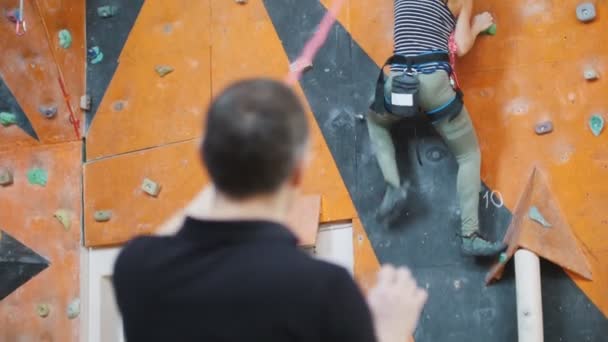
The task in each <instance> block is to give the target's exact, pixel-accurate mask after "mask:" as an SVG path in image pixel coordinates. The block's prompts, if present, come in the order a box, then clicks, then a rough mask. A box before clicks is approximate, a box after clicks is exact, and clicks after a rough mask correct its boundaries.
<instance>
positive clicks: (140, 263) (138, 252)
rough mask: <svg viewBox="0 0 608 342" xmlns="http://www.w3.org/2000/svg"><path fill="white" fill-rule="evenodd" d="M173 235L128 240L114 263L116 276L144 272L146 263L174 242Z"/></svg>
mask: <svg viewBox="0 0 608 342" xmlns="http://www.w3.org/2000/svg"><path fill="white" fill-rule="evenodd" d="M174 240H175V239H174V238H173V237H160V236H139V237H136V238H134V239H132V240H130V241H129V242H127V243H126V244H125V245H124V247H123V248H122V250H121V251H120V253H119V254H118V258H117V259H116V262H115V264H114V277H115V278H120V277H121V276H123V275H129V276H135V273H141V272H143V271H144V270H145V269H146V267H145V265H146V264H147V262H149V261H150V260H151V259H152V258H154V256H157V255H158V254H159V253H160V252H161V251H165V250H167V247H168V246H170V245H172V244H174V243H175V242H174Z"/></svg>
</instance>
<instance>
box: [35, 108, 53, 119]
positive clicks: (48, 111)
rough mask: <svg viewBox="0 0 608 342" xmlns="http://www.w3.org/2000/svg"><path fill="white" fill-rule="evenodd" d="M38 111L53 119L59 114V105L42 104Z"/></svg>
mask: <svg viewBox="0 0 608 342" xmlns="http://www.w3.org/2000/svg"><path fill="white" fill-rule="evenodd" d="M38 111H39V112H40V114H42V115H43V116H44V117H45V118H47V119H52V118H54V117H55V115H57V107H54V106H51V107H49V106H40V107H38Z"/></svg>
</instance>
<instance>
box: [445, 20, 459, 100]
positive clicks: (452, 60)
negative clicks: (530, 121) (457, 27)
mask: <svg viewBox="0 0 608 342" xmlns="http://www.w3.org/2000/svg"><path fill="white" fill-rule="evenodd" d="M448 46H449V49H450V67H451V68H452V79H453V80H454V83H455V85H456V89H460V82H459V81H458V75H456V52H457V51H458V44H457V43H456V32H452V34H451V35H450V41H449V44H448Z"/></svg>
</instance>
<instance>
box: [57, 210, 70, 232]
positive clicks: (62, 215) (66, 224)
mask: <svg viewBox="0 0 608 342" xmlns="http://www.w3.org/2000/svg"><path fill="white" fill-rule="evenodd" d="M53 216H54V217H55V218H56V219H57V221H59V222H60V223H61V224H62V225H63V229H65V230H66V231H67V230H70V227H71V225H72V220H71V215H70V212H69V211H68V210H66V209H59V210H57V211H56V212H55V214H54V215H53Z"/></svg>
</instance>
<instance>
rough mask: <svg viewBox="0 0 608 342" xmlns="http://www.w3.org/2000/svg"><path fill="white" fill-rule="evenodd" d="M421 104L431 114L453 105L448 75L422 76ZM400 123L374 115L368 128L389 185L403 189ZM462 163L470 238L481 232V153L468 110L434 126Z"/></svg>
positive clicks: (459, 185) (460, 188)
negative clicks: (396, 128) (397, 139)
mask: <svg viewBox="0 0 608 342" xmlns="http://www.w3.org/2000/svg"><path fill="white" fill-rule="evenodd" d="M419 77H420V104H421V106H422V108H423V109H424V110H425V111H431V110H433V109H436V108H439V107H441V106H442V105H444V104H446V103H448V102H449V101H451V100H452V99H453V98H454V96H456V93H455V91H454V89H453V88H452V86H451V84H450V79H449V77H448V74H447V73H446V72H445V71H442V70H439V71H437V72H434V73H432V74H421V75H419ZM391 84H392V76H391V77H389V79H388V80H387V82H386V84H385V91H386V93H387V94H389V93H390V91H391ZM398 121H399V118H398V117H395V116H393V115H392V114H390V113H373V112H372V113H370V114H369V115H368V120H367V127H368V130H369V136H370V140H371V142H372V145H373V146H374V149H375V152H376V158H377V159H378V164H379V165H380V169H381V171H382V174H383V176H384V179H385V180H386V182H387V183H389V184H390V185H392V186H394V187H399V186H400V185H401V180H400V179H399V171H398V168H397V161H396V159H395V158H396V157H395V145H394V143H393V139H392V137H391V132H390V129H391V127H392V126H393V124H395V123H397V122H398ZM433 125H434V126H435V128H436V130H437V131H438V132H439V134H440V135H441V136H442V138H443V140H444V141H445V143H446V145H447V146H448V148H449V150H450V151H451V152H452V153H453V154H454V156H455V157H456V160H457V162H458V175H457V181H456V191H457V192H458V199H459V202H460V210H461V221H462V234H463V235H469V234H471V233H473V232H475V231H477V230H478V229H479V192H480V191H481V179H480V178H481V177H480V169H481V153H480V150H479V143H478V141H477V135H476V133H475V128H474V127H473V123H472V122H471V118H470V117H469V113H468V111H467V110H466V108H464V107H463V109H462V112H461V113H460V115H458V117H456V118H454V119H453V120H452V121H450V120H449V118H445V119H443V120H440V121H438V122H435V123H434V124H433Z"/></svg>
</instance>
